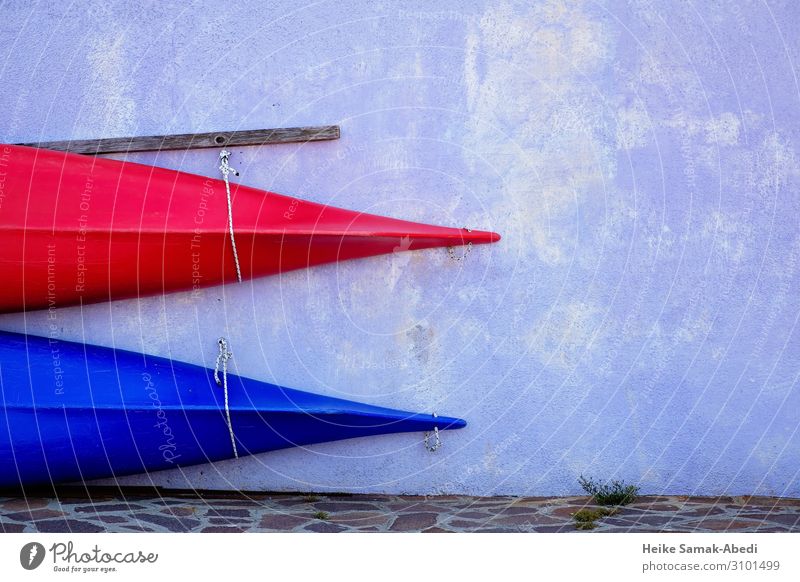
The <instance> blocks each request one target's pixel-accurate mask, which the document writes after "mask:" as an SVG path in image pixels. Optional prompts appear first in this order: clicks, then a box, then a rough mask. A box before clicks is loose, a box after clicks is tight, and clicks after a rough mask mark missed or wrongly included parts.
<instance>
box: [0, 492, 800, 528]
mask: <svg viewBox="0 0 800 582" xmlns="http://www.w3.org/2000/svg"><path fill="white" fill-rule="evenodd" d="M81 493H82V494H81V495H75V494H64V493H59V494H58V495H57V496H50V497H27V498H26V497H0V531H2V532H59V533H66V532H132V531H137V532H138V531H148V532H576V531H578V530H577V529H576V521H575V520H574V517H573V514H575V512H577V511H579V510H581V509H584V508H592V507H593V506H591V505H589V504H588V501H589V500H588V498H586V497H560V498H550V499H545V498H530V497H464V496H436V497H422V496H392V495H300V494H227V495H225V494H220V493H216V494H215V493H210V492H193V493H191V494H188V493H182V492H163V491H159V492H157V493H155V494H154V493H153V491H149V492H147V493H141V492H140V493H136V492H120V491H119V490H115V491H112V492H108V491H106V492H102V493H98V492H96V491H95V492H89V495H88V496H87V492H86V491H85V490H83V491H82V492H81ZM591 531H594V532H790V531H794V532H800V499H779V498H768V497H718V498H709V497H685V496H669V497H642V498H639V499H638V500H637V502H636V503H633V504H631V505H628V506H625V507H622V508H619V510H618V512H617V513H616V514H614V515H612V516H608V517H603V518H601V519H599V520H598V521H597V522H596V523H595V527H594V529H592V530H591Z"/></svg>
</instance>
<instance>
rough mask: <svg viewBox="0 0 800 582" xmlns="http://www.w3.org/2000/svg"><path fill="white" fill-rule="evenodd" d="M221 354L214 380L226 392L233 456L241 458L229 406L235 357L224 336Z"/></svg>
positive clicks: (220, 348)
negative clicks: (230, 368)
mask: <svg viewBox="0 0 800 582" xmlns="http://www.w3.org/2000/svg"><path fill="white" fill-rule="evenodd" d="M218 343H219V355H218V356H217V363H216V365H215V366H214V380H215V381H216V383H217V386H222V388H223V390H224V392H225V417H226V419H227V420H228V432H229V433H230V435H231V446H232V447H233V456H234V457H236V458H237V459H238V458H239V451H238V450H236V437H234V436H233V423H232V422H231V409H230V408H229V406H228V360H230V359H231V357H233V353H231V352H229V351H228V343H227V342H226V341H225V338H224V337H221V338H219V342H218ZM220 367H222V380H220V379H219V369H220Z"/></svg>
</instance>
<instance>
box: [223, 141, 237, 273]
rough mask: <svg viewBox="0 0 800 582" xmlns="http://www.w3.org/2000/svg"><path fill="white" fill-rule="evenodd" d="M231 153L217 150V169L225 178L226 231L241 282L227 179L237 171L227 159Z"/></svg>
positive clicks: (235, 174) (229, 186)
mask: <svg viewBox="0 0 800 582" xmlns="http://www.w3.org/2000/svg"><path fill="white" fill-rule="evenodd" d="M230 157H231V153H230V152H229V151H228V150H222V151H221V152H219V159H220V165H219V170H220V172H222V179H223V180H225V193H226V194H227V196H228V231H229V232H230V234H231V248H232V249H233V261H234V263H236V278H237V279H238V280H239V283H241V282H242V269H241V267H239V253H238V252H236V239H235V238H234V237H233V204H232V203H231V184H230V182H229V181H228V174H231V173H232V174H233V175H234V176H238V175H239V172H237V171H236V170H234V169H233V168H232V167H231V165H230V163H228V160H229V159H230Z"/></svg>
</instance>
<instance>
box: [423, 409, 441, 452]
mask: <svg viewBox="0 0 800 582" xmlns="http://www.w3.org/2000/svg"><path fill="white" fill-rule="evenodd" d="M438 416H439V415H438V414H436V413H435V412H434V413H433V418H437V417H438ZM430 437H431V433H429V432H426V433H425V448H426V449H428V450H429V451H430V452H431V453H432V452H434V451H436V450H438V449H439V447H441V446H442V440H441V439H440V438H439V427H438V426H434V427H433V444H430Z"/></svg>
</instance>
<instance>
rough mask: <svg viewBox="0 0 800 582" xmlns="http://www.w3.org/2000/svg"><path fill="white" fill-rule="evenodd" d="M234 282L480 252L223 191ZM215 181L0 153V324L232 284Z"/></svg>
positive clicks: (480, 238)
mask: <svg viewBox="0 0 800 582" xmlns="http://www.w3.org/2000/svg"><path fill="white" fill-rule="evenodd" d="M231 194H232V199H233V224H234V235H235V240H236V248H237V251H238V255H239V263H240V267H241V272H242V277H243V278H245V279H247V278H252V277H260V276H265V275H273V274H276V273H281V272H286V271H291V270H294V269H301V268H306V267H311V266H314V265H320V264H323V263H330V262H334V261H343V260H347V259H355V258H361V257H368V256H372V255H380V254H385V253H391V252H396V251H400V250H402V251H405V250H415V249H424V248H430V247H443V246H456V245H464V244H467V243H472V244H482V243H490V242H494V241H496V240H499V238H500V237H499V235H497V234H495V233H492V232H482V231H468V230H466V229H458V228H446V227H439V226H431V225H426V224H419V223H414V222H408V221H404V220H396V219H393V218H386V217H382V216H376V215H371V214H365V213H360V212H353V211H350V210H343V209H340V208H334V207H331V206H326V205H322V204H316V203H312V202H307V201H303V200H298V199H295V198H292V197H288V196H282V195H280V194H275V193H274V192H266V191H263V190H257V189H255V188H249V187H246V186H241V185H237V184H231ZM227 221H228V210H227V200H226V193H225V183H224V182H223V181H222V180H217V179H212V178H207V177H204V176H197V175H194V174H187V173H185V172H176V171H173V170H167V169H164V168H156V167H152V166H146V165H142V164H134V163H129V162H120V161H117V160H110V159H104V158H97V157H89V156H82V155H76V154H68V153H63V152H55V151H50V150H43V149H36V148H28V147H22V146H10V145H6V146H0V249H2V251H0V280H2V281H3V285H2V287H0V312H8V311H21V310H33V309H42V308H48V307H56V306H59V307H60V306H66V305H75V304H86V303H93V302H98V301H108V300H113V299H124V298H131V297H141V296H146V295H152V294H159V293H166V292H171V291H179V290H191V289H199V288H201V287H207V286H211V285H218V284H220V283H225V282H234V281H236V280H237V277H236V266H235V263H234V260H233V252H232V249H231V246H230V235H229V234H228V222H227Z"/></svg>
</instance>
